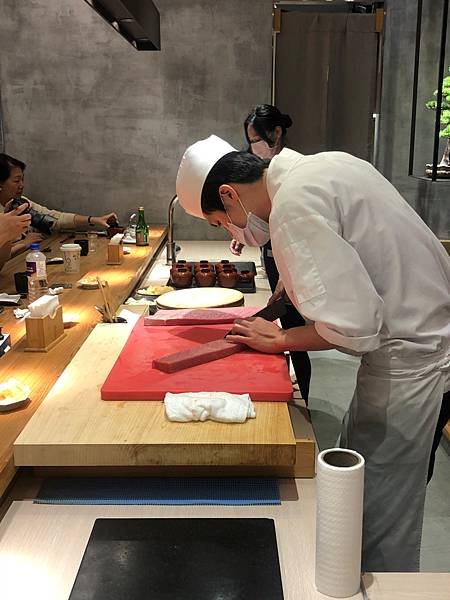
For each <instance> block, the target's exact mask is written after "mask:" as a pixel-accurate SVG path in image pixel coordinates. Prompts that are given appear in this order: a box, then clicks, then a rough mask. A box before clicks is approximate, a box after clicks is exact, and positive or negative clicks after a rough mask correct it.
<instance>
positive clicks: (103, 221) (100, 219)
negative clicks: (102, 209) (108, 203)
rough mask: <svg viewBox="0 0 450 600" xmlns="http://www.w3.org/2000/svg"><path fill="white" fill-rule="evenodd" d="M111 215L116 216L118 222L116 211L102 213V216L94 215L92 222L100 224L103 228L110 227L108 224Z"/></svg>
mask: <svg viewBox="0 0 450 600" xmlns="http://www.w3.org/2000/svg"><path fill="white" fill-rule="evenodd" d="M111 217H114V218H115V219H116V221H117V222H118V221H119V219H118V218H117V215H116V213H109V214H107V215H102V216H101V217H92V218H91V223H92V224H93V225H98V227H103V229H108V227H109V224H108V222H107V221H108V219H110V218H111Z"/></svg>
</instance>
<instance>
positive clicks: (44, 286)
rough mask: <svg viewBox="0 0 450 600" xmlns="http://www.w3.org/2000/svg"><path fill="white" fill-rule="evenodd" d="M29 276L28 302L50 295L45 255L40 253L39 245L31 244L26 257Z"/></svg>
mask: <svg viewBox="0 0 450 600" xmlns="http://www.w3.org/2000/svg"><path fill="white" fill-rule="evenodd" d="M26 262H27V275H28V300H29V302H34V301H35V300H37V299H38V298H40V297H41V296H44V294H47V293H48V283H47V266H46V262H45V254H42V252H39V244H31V248H30V252H29V253H28V254H27V257H26Z"/></svg>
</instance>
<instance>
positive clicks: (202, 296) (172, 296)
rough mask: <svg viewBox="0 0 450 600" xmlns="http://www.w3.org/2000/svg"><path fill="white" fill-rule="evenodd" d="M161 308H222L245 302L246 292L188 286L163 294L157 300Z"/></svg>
mask: <svg viewBox="0 0 450 600" xmlns="http://www.w3.org/2000/svg"><path fill="white" fill-rule="evenodd" d="M156 304H157V306H158V307H159V308H166V309H174V308H220V307H224V306H239V305H241V304H244V294H243V293H242V292H239V291H238V290H234V289H227V288H213V287H205V288H188V289H185V290H175V291H174V292H168V293H167V294H163V295H162V296H160V297H159V298H158V299H157V300H156Z"/></svg>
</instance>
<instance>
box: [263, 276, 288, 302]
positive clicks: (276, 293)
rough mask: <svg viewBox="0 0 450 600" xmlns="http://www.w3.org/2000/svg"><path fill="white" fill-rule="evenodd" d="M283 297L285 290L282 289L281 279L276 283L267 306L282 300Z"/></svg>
mask: <svg viewBox="0 0 450 600" xmlns="http://www.w3.org/2000/svg"><path fill="white" fill-rule="evenodd" d="M285 295H286V290H285V289H284V285H283V282H282V281H281V279H279V280H278V283H277V285H276V288H275V289H274V292H273V294H272V295H271V296H270V298H269V301H268V302H267V304H273V303H274V302H276V301H277V300H279V299H280V298H283V297H284V296H285Z"/></svg>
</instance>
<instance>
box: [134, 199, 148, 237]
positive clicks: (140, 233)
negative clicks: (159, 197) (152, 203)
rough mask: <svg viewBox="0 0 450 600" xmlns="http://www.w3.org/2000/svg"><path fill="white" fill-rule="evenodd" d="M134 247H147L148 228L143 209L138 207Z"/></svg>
mask: <svg viewBox="0 0 450 600" xmlns="http://www.w3.org/2000/svg"><path fill="white" fill-rule="evenodd" d="M136 246H148V226H147V223H146V222H145V216H144V207H143V206H140V207H139V219H138V222H137V225H136Z"/></svg>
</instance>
